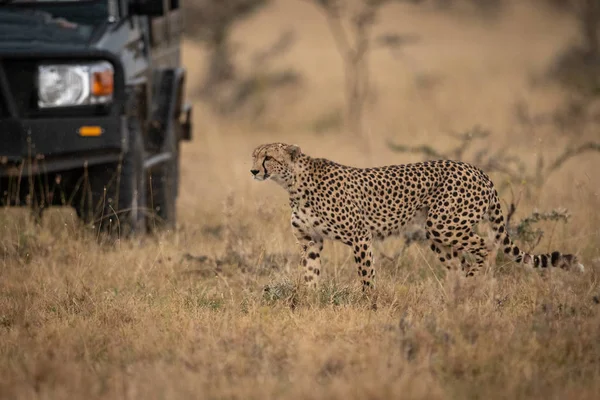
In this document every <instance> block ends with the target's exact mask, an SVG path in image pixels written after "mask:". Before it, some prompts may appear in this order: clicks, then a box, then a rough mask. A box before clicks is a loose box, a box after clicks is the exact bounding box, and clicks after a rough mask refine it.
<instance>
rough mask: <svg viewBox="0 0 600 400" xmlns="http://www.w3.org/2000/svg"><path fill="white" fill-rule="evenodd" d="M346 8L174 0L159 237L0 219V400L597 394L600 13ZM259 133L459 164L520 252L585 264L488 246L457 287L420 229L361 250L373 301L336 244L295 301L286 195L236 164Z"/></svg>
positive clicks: (575, 8) (24, 216) (56, 221)
mask: <svg viewBox="0 0 600 400" xmlns="http://www.w3.org/2000/svg"><path fill="white" fill-rule="evenodd" d="M234 3H235V7H234V6H231V7H224V6H223V5H225V4H229V5H232V4H234ZM263 3H264V4H263ZM339 3H340V4H341V5H344V7H342V8H340V9H335V8H327V7H329V6H331V4H329V2H323V1H321V2H311V1H302V0H273V1H269V2H262V1H250V0H248V1H229V0H228V1H225V0H223V1H220V2H219V1H212V2H211V1H205V2H202V1H200V0H187V1H185V2H184V4H185V5H184V7H185V17H186V29H187V34H186V37H185V42H184V46H183V61H184V64H185V66H186V68H187V69H188V73H189V75H188V82H189V87H188V93H187V96H188V99H190V101H192V102H193V103H194V107H195V114H194V124H195V125H194V139H193V141H192V142H189V143H184V144H183V145H182V164H181V192H180V197H179V202H178V207H179V208H178V227H177V229H176V230H175V231H170V232H165V233H162V234H160V235H158V236H152V237H148V238H143V239H136V240H133V239H131V240H130V239H128V240H121V241H119V242H117V243H116V244H106V243H103V242H102V241H98V240H97V235H96V234H95V233H94V232H93V230H89V229H87V228H84V227H82V226H81V225H80V224H79V223H78V221H77V218H76V216H75V213H74V212H73V211H72V210H71V209H69V208H64V209H62V208H61V209H56V210H52V211H51V212H49V213H47V215H45V217H44V219H43V220H42V222H41V224H39V225H38V224H36V223H34V221H33V220H32V219H31V217H30V215H29V213H28V212H27V211H26V210H22V209H2V210H0V397H2V398H10V399H16V398H23V399H27V398H44V399H51V398H90V399H93V398H98V399H100V398H110V399H116V398H136V399H137V398H147V399H153V398H157V399H158V398H160V399H171V398H232V399H233V398H243V399H259V398H260V399H266V398H328V399H338V398H339V399H353V398H356V399H387V398H407V399H408V398H410V399H462V398H507V399H516V398H544V399H549V398H556V399H559V398H560V399H566V398H577V399H595V398H597V397H598V393H600V341H599V338H600V313H599V310H600V304H599V303H600V287H599V286H600V285H599V282H598V281H599V279H600V237H599V234H600V215H599V213H598V209H599V208H600V197H599V195H600V192H599V188H600V175H599V174H598V171H599V169H600V153H598V150H599V149H600V146H599V145H598V142H600V137H599V134H598V129H599V127H600V108H599V105H600V103H599V101H598V100H599V98H598V95H599V93H600V91H599V89H600V61H599V60H600V55H599V48H598V47H599V46H598V36H597V35H598V30H597V25H598V23H599V21H600V5H598V2H596V1H593V0H573V1H568V0H565V1H561V0H548V1H543V0H537V1H533V0H530V1H516V0H513V1H511V0H497V1H496V0H487V1H483V0H479V1H477V0H472V1H469V0H454V1H450V0H446V1H444V0H437V1H434V0H429V1H426V0H423V1H387V2H382V4H379V3H378V2H373V1H371V2H370V3H369V2H367V1H364V2H363V1H359V0H356V1H345V2H344V1H340V2H339ZM356 15H360V16H361V18H359V19H355V18H354V19H353V16H356ZM340 22H342V23H343V27H342V28H340V27H341V26H342V25H339V23H340ZM342 29H343V30H342ZM367 78H368V79H367ZM367 81H368V84H367ZM355 83H356V85H355ZM271 141H283V142H289V143H295V144H297V145H299V146H300V147H301V148H302V149H303V151H304V152H306V153H307V154H309V155H312V156H319V157H326V158H329V159H332V160H335V161H337V162H340V163H344V164H351V165H356V166H363V167H365V166H374V165H385V164H392V163H395V164H397V163H407V162H414V161H420V160H423V159H428V158H439V157H452V158H458V159H462V160H464V161H468V162H473V163H475V164H476V165H478V166H480V167H482V168H483V169H485V170H486V171H488V172H489V173H490V175H491V176H492V178H493V180H494V181H495V182H496V185H497V186H498V188H499V190H500V195H501V197H502V200H503V201H504V205H505V207H504V211H505V213H506V212H508V210H509V209H510V210H512V212H511V232H512V234H513V236H514V237H515V239H516V240H517V242H518V243H519V245H520V246H523V247H524V248H525V249H527V250H533V251H535V252H538V253H539V252H548V251H552V250H555V249H559V250H561V251H564V252H568V253H575V254H577V255H578V256H579V257H580V258H581V260H582V262H583V264H585V266H586V272H585V273H584V274H577V273H572V272H565V271H543V272H540V271H530V270H524V269H522V268H520V267H518V266H516V265H514V264H512V263H510V262H508V261H507V260H504V259H503V258H502V257H501V256H499V257H498V258H497V259H496V260H495V262H493V263H492V265H491V268H490V269H489V270H488V271H487V273H486V274H484V275H483V276H480V277H478V278H476V279H472V280H468V281H466V280H464V279H459V278H458V277H456V276H452V275H449V276H446V273H445V271H443V270H442V269H441V268H440V266H439V265H438V264H437V263H436V261H435V258H434V257H433V254H431V252H430V250H429V249H428V247H427V246H426V245H423V244H422V243H421V242H420V232H419V230H418V229H413V230H409V231H408V232H407V234H406V235H405V236H404V237H401V238H397V239H391V240H388V241H386V242H384V243H381V244H379V245H377V247H376V249H377V251H376V254H375V257H376V265H377V268H378V278H377V279H378V280H377V310H373V309H372V301H371V299H365V298H363V297H362V294H361V290H360V286H359V281H358V279H356V277H355V273H354V271H355V270H354V267H353V264H352V263H353V260H352V255H351V253H350V251H349V250H348V249H347V248H346V247H345V246H343V245H340V244H333V243H326V247H325V251H324V259H323V280H322V285H321V287H320V289H319V290H318V291H317V292H316V293H307V292H306V291H305V290H303V288H302V285H301V284H300V279H299V278H300V276H301V270H300V267H299V256H298V254H297V250H298V249H297V247H296V245H295V243H294V240H293V237H292V234H291V232H290V229H289V209H288V207H289V206H288V203H287V198H286V194H285V192H284V191H283V190H282V189H281V188H279V187H278V186H277V185H275V184H273V183H270V182H263V183H261V182H255V181H253V180H252V179H251V175H250V172H249V170H250V167H251V161H252V160H251V157H250V155H251V152H252V149H253V148H254V147H255V146H256V145H258V144H261V143H265V142H271ZM511 205H512V206H511Z"/></svg>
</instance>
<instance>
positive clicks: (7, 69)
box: [0, 59, 37, 117]
mask: <svg viewBox="0 0 600 400" xmlns="http://www.w3.org/2000/svg"><path fill="white" fill-rule="evenodd" d="M1 63H2V68H3V69H4V73H5V75H6V80H7V82H8V89H9V90H8V91H9V93H10V96H11V97H12V100H13V101H14V103H15V106H16V111H17V113H18V116H19V117H28V116H29V115H30V113H31V111H34V110H35V109H36V104H35V102H36V96H37V94H36V92H35V76H36V75H35V74H36V64H35V62H34V61H29V60H7V59H3V60H2V61H1ZM3 100H4V99H1V100H0V101H3ZM0 115H4V116H6V115H8V106H7V104H5V103H3V104H0Z"/></svg>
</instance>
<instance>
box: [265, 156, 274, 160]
mask: <svg viewBox="0 0 600 400" xmlns="http://www.w3.org/2000/svg"><path fill="white" fill-rule="evenodd" d="M272 159H273V157H271V156H265V161H269V160H272Z"/></svg>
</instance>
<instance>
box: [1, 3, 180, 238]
mask: <svg viewBox="0 0 600 400" xmlns="http://www.w3.org/2000/svg"><path fill="white" fill-rule="evenodd" d="M182 24H183V22H182V16H181V11H180V9H179V1H178V0H80V1H62V2H61V1H56V2H54V1H50V2H49V1H44V2H36V1H23V0H21V1H19V0H16V1H12V2H11V1H10V0H9V1H4V2H3V1H2V0H0V204H1V205H3V206H7V205H30V206H33V207H34V208H35V209H37V210H41V209H43V208H45V207H47V206H50V205H71V206H74V207H75V208H76V209H77V210H78V215H79V216H80V217H82V218H83V219H85V220H87V222H98V221H102V220H103V219H104V217H105V216H106V215H107V209H108V208H107V205H108V203H110V213H112V214H114V215H115V216H118V215H119V209H122V210H124V211H128V210H130V209H131V207H134V208H136V209H138V208H139V210H140V212H141V213H143V214H144V215H145V217H144V221H145V222H144V224H146V223H147V222H149V220H150V219H151V218H153V217H155V216H156V215H159V216H160V219H161V220H162V221H164V222H166V223H167V225H173V224H174V222H175V221H174V220H175V213H174V207H175V204H174V203H175V199H176V197H177V193H178V174H179V168H178V163H179V142H180V141H181V140H191V121H190V120H191V107H189V106H188V105H186V104H185V103H184V89H185V69H184V68H182V67H181V65H180V64H181V60H180V40H181V34H182ZM98 62H104V63H106V62H107V63H109V64H110V65H111V66H112V70H113V75H112V83H111V84H112V92H111V93H112V94H111V96H112V99H111V100H110V101H107V102H105V103H93V104H92V103H89V104H88V103H85V104H78V105H66V106H51V107H49V108H48V107H43V106H40V99H39V97H40V96H41V94H39V93H40V92H39V90H40V88H39V87H38V86H39V85H41V83H39V82H38V76H39V71H38V68H40V66H44V65H67V66H71V65H79V64H88V63H92V64H93V63H98ZM39 79H41V78H39ZM88 83H89V82H88ZM89 85H91V83H89ZM89 85H88V86H89ZM82 87H84V86H82ZM107 87H109V86H107ZM84 89H85V90H91V89H89V88H88V87H84ZM92 100H93V99H92ZM86 127H93V129H92V131H93V132H95V133H94V134H93V135H84V134H83V133H82V132H84V131H85V129H87V128H86ZM84 128H85V129H84ZM128 162H129V163H130V164H131V165H132V167H126V166H125V164H127V163H128ZM128 171H129V172H128ZM131 171H133V175H131V176H129V175H128V176H126V177H125V178H124V179H130V180H131V179H133V181H132V182H130V183H131V184H130V185H129V186H127V185H125V186H123V184H121V187H118V185H119V183H117V184H115V185H116V191H115V192H114V193H115V194H116V193H118V191H119V190H120V191H121V195H122V196H123V198H125V199H127V198H128V196H129V197H130V198H129V199H128V200H127V201H125V202H124V203H123V202H120V203H118V202H114V203H113V202H112V199H107V186H109V185H110V183H111V182H119V178H123V176H119V175H120V174H121V175H122V174H130V173H131ZM115 177H116V178H117V179H116V181H115ZM141 180H143V181H144V182H142V183H143V184H142V185H139V183H140V182H139V181H141ZM165 180H168V181H169V182H166V181H165ZM134 181H135V182H134ZM153 190H154V193H153ZM137 191H144V192H145V193H143V195H142V196H141V197H139V196H138V194H137ZM109 192H110V191H109ZM128 192H131V193H128ZM156 195H159V196H163V198H162V199H158V200H157V201H158V203H159V204H160V206H159V207H158V208H156V207H154V205H153V203H154V200H156V199H155V197H156ZM132 196H133V197H136V196H138V197H136V198H135V199H134V198H133V197H132ZM117 197H119V195H118V194H117ZM164 202H167V203H170V204H163V203H164ZM86 207H87V208H88V210H84V208H86ZM166 208H169V209H170V210H169V211H168V212H167V214H165V209H166ZM92 210H93V212H92ZM136 212H137V211H136ZM127 218H129V217H126V218H123V221H125V220H126V219H127ZM117 219H119V218H118V217H117ZM154 222H155V221H154ZM111 223H114V221H112V222H111ZM134 225H135V224H134ZM137 228H138V229H142V230H143V229H145V228H143V227H141V225H139V224H138V227H137Z"/></svg>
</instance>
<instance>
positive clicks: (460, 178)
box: [251, 143, 583, 288]
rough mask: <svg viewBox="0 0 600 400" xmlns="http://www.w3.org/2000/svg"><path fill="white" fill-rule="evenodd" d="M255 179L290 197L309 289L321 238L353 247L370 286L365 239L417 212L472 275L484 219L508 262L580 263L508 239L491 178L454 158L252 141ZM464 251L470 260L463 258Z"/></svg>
mask: <svg viewBox="0 0 600 400" xmlns="http://www.w3.org/2000/svg"><path fill="white" fill-rule="evenodd" d="M251 172H252V174H253V175H254V179H256V180H261V181H262V180H266V179H271V180H273V181H275V182H277V183H278V184H279V185H281V186H283V187H284V188H285V189H286V190H287V192H288V194H289V198H290V206H291V208H292V218H291V224H292V228H293V232H294V235H295V237H296V239H297V240H298V242H299V244H300V246H301V248H302V263H303V265H304V267H305V275H304V279H305V281H306V283H307V284H308V285H309V286H311V287H314V286H316V285H317V282H318V279H319V275H320V274H321V261H320V258H321V251H322V250H323V240H324V239H332V240H338V241H341V242H342V243H344V244H346V245H348V246H350V247H352V249H353V252H354V260H355V262H356V265H357V270H358V275H359V277H360V279H361V281H362V284H363V288H365V287H370V286H372V285H373V279H374V277H375V269H374V266H373V255H372V243H373V240H375V239H384V238H386V237H388V236H391V235H396V234H398V233H400V231H401V229H402V228H403V226H404V225H405V224H406V223H407V222H409V221H410V220H411V219H413V217H414V216H415V215H416V214H417V213H423V214H424V215H425V229H426V232H427V238H428V239H429V241H430V242H431V243H430V248H431V250H432V251H434V252H435V253H436V254H437V257H438V259H439V261H440V262H442V263H443V264H444V265H445V266H446V267H447V268H448V269H454V268H455V267H458V265H460V268H461V270H462V271H464V273H465V274H466V275H467V276H473V275H474V274H476V273H477V272H478V271H479V270H480V269H481V267H482V266H483V264H484V262H485V261H486V259H487V257H488V256H489V252H490V250H489V249H488V247H487V246H486V242H485V240H484V239H483V238H482V237H481V236H479V235H478V234H477V233H476V232H475V230H474V226H475V225H476V224H478V223H479V222H481V221H483V220H485V219H487V220H488V221H489V222H490V223H491V228H492V229H493V231H494V238H495V242H496V243H497V244H499V245H501V246H502V247H503V250H504V253H506V254H507V255H508V256H510V257H512V258H513V259H514V261H515V262H517V263H522V264H525V265H531V266H533V267H534V268H538V267H541V268H546V267H549V266H553V267H559V268H563V269H571V268H573V267H576V268H578V269H583V266H582V265H581V264H579V263H578V260H577V258H576V257H575V256H574V255H571V254H561V253H560V252H558V251H555V252H553V253H550V254H541V255H531V254H527V253H525V252H524V251H522V250H520V249H519V248H518V247H517V246H516V245H515V244H514V243H513V242H512V240H511V238H510V237H509V235H508V233H507V231H506V225H505V220H504V216H503V214H502V209H501V206H500V201H499V199H498V193H497V192H496V190H495V189H494V184H493V183H492V181H491V180H490V178H489V177H488V176H487V175H486V174H485V173H484V172H483V171H481V170H480V169H478V168H476V167H474V166H472V165H469V164H466V163H464V162H459V161H450V160H440V161H426V162H419V163H414V164H405V165H391V166H385V167H379V168H364V169H363V168H354V167H349V166H344V165H340V164H337V163H335V162H332V161H329V160H326V159H322V158H311V157H309V156H307V155H305V154H303V153H302V152H301V150H300V148H299V147H297V146H294V145H287V144H284V143H271V144H265V145H261V146H258V147H257V148H256V149H255V150H254V152H253V167H252V170H251ZM465 253H470V254H471V255H472V256H473V257H474V262H473V263H472V264H468V263H467V262H466V259H465V257H464V254H465Z"/></svg>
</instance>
